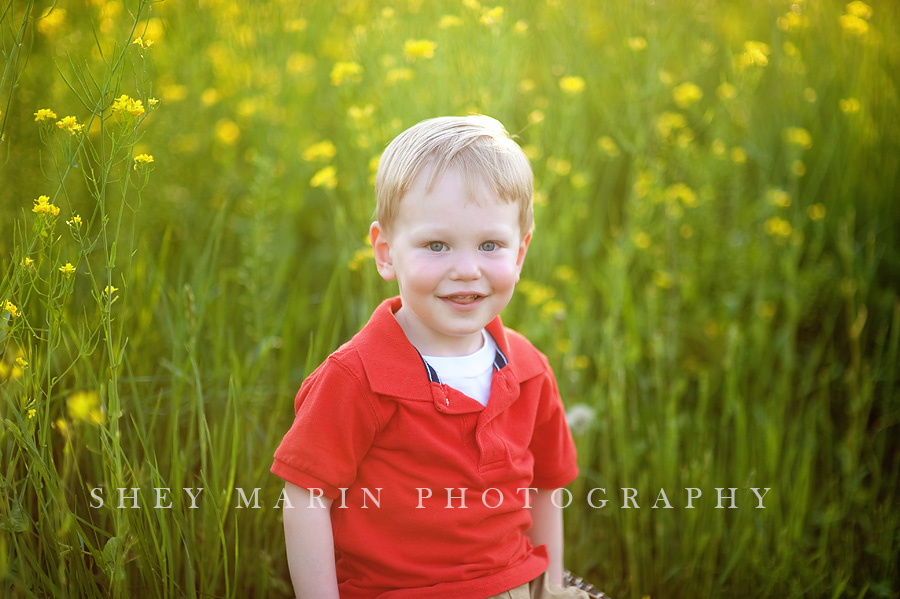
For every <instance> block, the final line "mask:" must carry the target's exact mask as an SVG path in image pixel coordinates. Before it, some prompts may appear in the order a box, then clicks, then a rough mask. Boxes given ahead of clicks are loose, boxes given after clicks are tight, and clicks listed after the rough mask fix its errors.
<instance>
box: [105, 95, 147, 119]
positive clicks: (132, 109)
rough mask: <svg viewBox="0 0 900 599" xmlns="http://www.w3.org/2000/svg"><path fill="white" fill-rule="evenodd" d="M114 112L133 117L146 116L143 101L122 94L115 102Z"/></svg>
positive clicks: (113, 105)
mask: <svg viewBox="0 0 900 599" xmlns="http://www.w3.org/2000/svg"><path fill="white" fill-rule="evenodd" d="M112 111H113V112H119V113H127V114H130V115H131V116H141V115H142V114H144V103H143V102H142V101H141V100H135V99H134V98H130V97H128V95H126V94H122V95H121V96H119V97H118V98H116V99H115V100H114V101H113V103H112Z"/></svg>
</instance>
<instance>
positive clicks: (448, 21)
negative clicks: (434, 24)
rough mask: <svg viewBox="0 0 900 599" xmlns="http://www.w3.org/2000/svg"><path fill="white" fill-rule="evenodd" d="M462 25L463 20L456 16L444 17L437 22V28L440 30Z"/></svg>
mask: <svg viewBox="0 0 900 599" xmlns="http://www.w3.org/2000/svg"><path fill="white" fill-rule="evenodd" d="M462 24H463V20H462V19H460V18H459V17H457V16H456V15H444V16H443V17H441V20H440V21H438V27H440V28H441V29H449V28H450V27H459V26H460V25H462Z"/></svg>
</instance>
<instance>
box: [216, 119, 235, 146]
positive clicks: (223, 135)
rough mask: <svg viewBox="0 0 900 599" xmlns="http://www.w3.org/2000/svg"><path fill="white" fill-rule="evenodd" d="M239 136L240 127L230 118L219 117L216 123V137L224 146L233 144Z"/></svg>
mask: <svg viewBox="0 0 900 599" xmlns="http://www.w3.org/2000/svg"><path fill="white" fill-rule="evenodd" d="M240 136H241V128H240V127H238V126H237V123H235V122H234V121H232V120H231V119H227V118H226V119H220V120H219V121H218V122H217V123H216V138H217V139H218V140H219V141H221V142H222V143H223V144H225V145H226V146H233V145H234V144H235V143H237V140H238V138H240Z"/></svg>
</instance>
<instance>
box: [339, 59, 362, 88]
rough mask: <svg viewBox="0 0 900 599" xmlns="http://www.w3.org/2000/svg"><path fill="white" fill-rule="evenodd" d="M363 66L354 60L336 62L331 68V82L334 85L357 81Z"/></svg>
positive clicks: (359, 78) (359, 79)
mask: <svg viewBox="0 0 900 599" xmlns="http://www.w3.org/2000/svg"><path fill="white" fill-rule="evenodd" d="M362 72H363V68H362V66H361V65H359V64H358V63H355V62H337V63H335V65H334V67H333V68H332V69H331V84H332V85H335V86H339V85H344V84H345V83H359V82H360V81H361V80H362Z"/></svg>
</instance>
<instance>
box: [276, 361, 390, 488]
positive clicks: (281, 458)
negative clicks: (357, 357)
mask: <svg viewBox="0 0 900 599" xmlns="http://www.w3.org/2000/svg"><path fill="white" fill-rule="evenodd" d="M375 402H376V398H375V396H374V394H373V393H372V392H371V391H370V390H368V386H367V384H366V383H365V380H364V379H362V378H361V377H360V376H358V375H357V374H356V373H355V372H354V371H353V370H352V368H350V367H348V366H347V365H346V364H345V363H343V362H341V361H340V360H338V359H336V358H335V357H334V356H332V357H330V358H328V359H327V360H326V361H325V362H324V363H322V365H321V366H319V368H317V369H316V370H315V371H314V372H313V373H312V374H311V375H310V376H309V377H308V378H307V379H306V380H305V381H304V382H303V385H302V386H301V387H300V391H299V392H298V393H297V397H296V399H295V401H294V409H295V417H294V422H293V424H292V425H291V428H290V429H289V430H288V432H287V434H286V435H285V436H284V439H282V441H281V444H280V445H279V446H278V448H277V449H276V450H275V459H274V462H273V464H272V468H271V471H272V473H273V474H275V475H277V476H279V477H281V478H283V479H284V480H286V481H288V482H291V483H293V484H295V485H298V486H300V487H303V488H306V489H322V491H323V492H324V494H325V495H326V496H327V497H330V498H336V497H338V496H339V495H340V493H341V491H340V489H341V488H348V487H350V485H351V484H352V483H353V481H354V480H355V479H356V472H357V467H358V466H359V463H360V461H362V459H363V457H364V456H365V455H366V453H367V452H368V450H369V447H370V446H371V444H372V440H373V438H374V436H375V433H376V431H377V430H378V424H379V420H378V413H377V405H376V403H375Z"/></svg>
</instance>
